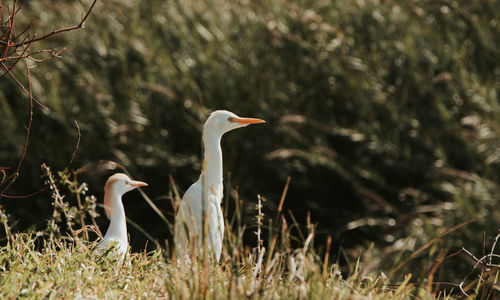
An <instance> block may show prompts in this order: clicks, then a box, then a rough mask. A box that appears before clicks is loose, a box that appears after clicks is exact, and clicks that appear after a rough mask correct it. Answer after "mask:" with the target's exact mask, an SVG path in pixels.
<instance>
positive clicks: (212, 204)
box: [175, 110, 265, 261]
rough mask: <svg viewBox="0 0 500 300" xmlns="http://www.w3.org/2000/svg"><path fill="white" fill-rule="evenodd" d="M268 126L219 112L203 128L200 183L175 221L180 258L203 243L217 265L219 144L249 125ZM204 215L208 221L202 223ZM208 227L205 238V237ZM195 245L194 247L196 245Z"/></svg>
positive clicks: (193, 187)
mask: <svg viewBox="0 0 500 300" xmlns="http://www.w3.org/2000/svg"><path fill="white" fill-rule="evenodd" d="M258 123H265V121H264V120H261V119H255V118H242V117H238V116H237V115H235V114H234V113H232V112H229V111H226V110H217V111H214V112H212V113H211V114H210V116H209V117H208V119H207V120H206V121H205V124H204V125H203V137H202V139H203V146H204V160H203V169H202V172H201V175H200V178H199V179H198V181H196V182H195V183H193V184H192V185H191V186H190V187H189V189H188V190H187V191H186V193H185V194H184V196H183V197H182V200H181V202H180V204H179V209H178V211H177V215H176V217H175V248H176V251H177V255H178V257H179V258H181V257H183V258H186V254H188V251H187V250H188V249H190V246H191V247H194V248H197V249H202V247H203V241H204V240H205V242H206V245H207V246H208V249H209V250H210V251H213V253H214V254H215V258H216V259H217V261H219V259H220V255H221V252H222V241H223V239H224V218H223V215H222V209H221V201H222V196H223V183H222V172H223V170H222V149H221V146H220V141H221V138H222V136H223V135H224V133H226V132H228V131H231V130H233V129H236V128H241V127H245V126H248V125H250V124H258ZM203 215H205V217H206V219H205V222H206V223H204V222H203V218H204V217H203ZM204 224H206V228H205V229H206V236H205V235H204V234H202V232H203V228H204ZM195 240H196V243H195V244H194V245H193V243H192V242H193V241H195Z"/></svg>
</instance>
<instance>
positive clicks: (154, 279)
mask: <svg viewBox="0 0 500 300" xmlns="http://www.w3.org/2000/svg"><path fill="white" fill-rule="evenodd" d="M44 172H45V177H46V181H47V182H48V183H49V186H50V189H51V190H52V194H51V195H52V200H53V204H54V213H53V218H51V219H50V220H48V221H47V224H48V226H47V228H46V229H45V230H42V231H30V232H29V233H12V232H11V227H10V226H9V223H8V217H7V216H6V215H5V214H4V213H3V212H2V211H1V210H0V212H1V217H2V218H1V220H2V223H3V227H4V229H5V236H6V242H5V243H4V244H5V246H3V247H1V248H0V270H1V272H0V282H2V285H1V286H0V298H2V299H13V298H19V297H25V298H31V299H36V298H50V299H62V298H75V297H76V298H83V299H89V298H98V299H104V298H108V299H129V298H143V299H144V298H169V299H206V298H208V299H286V298H289V299H363V298H369V299H412V298H414V297H415V296H418V297H419V298H423V299H436V298H438V299H444V298H446V297H445V296H444V294H443V293H442V292H438V293H437V296H433V294H432V285H430V284H427V285H426V284H413V283H411V281H410V280H411V279H412V275H411V274H406V275H405V276H404V280H403V281H402V282H398V283H394V282H391V280H390V279H389V278H388V277H387V276H386V275H384V273H382V272H380V271H376V272H374V271H373V270H370V269H368V268H365V267H364V266H363V263H362V259H361V257H358V258H355V259H354V261H355V262H354V264H353V265H352V266H351V268H350V269H348V271H346V270H345V269H344V270H342V269H341V267H340V266H339V265H338V264H336V263H331V262H332V258H331V257H330V251H329V248H330V243H331V240H328V242H327V249H328V250H327V251H324V250H323V251H320V252H322V253H320V252H318V251H317V250H316V249H315V247H314V238H315V231H314V228H315V227H314V226H312V225H311V224H310V222H309V226H308V227H307V229H306V230H304V231H302V230H300V231H299V232H300V234H299V235H298V236H296V237H295V236H293V235H292V232H293V230H297V229H298V228H300V226H299V225H298V224H296V223H294V224H288V223H287V221H286V220H285V218H284V217H283V214H282V212H281V211H280V210H278V211H277V215H276V218H275V220H278V221H275V222H273V221H272V220H271V219H269V218H267V216H264V215H263V214H262V212H261V210H260V209H259V207H257V209H256V215H257V217H256V224H247V225H250V226H247V225H245V224H242V223H240V222H239V221H238V220H237V219H238V213H241V212H240V211H239V210H240V209H241V208H237V209H236V212H237V213H236V214H235V215H234V217H231V218H226V224H227V228H228V229H229V230H227V231H226V235H227V237H226V240H225V247H224V249H223V255H222V258H221V262H220V263H216V262H215V261H214V260H212V259H210V257H208V256H207V254H206V253H205V254H203V253H200V254H199V255H198V256H195V257H193V258H192V262H191V263H186V262H184V261H179V262H178V261H177V259H176V258H175V255H171V253H172V252H173V251H172V249H170V247H169V246H168V245H167V246H166V247H164V248H157V249H156V250H154V251H150V252H146V251H144V252H140V253H131V254H130V255H128V256H126V257H125V259H124V260H123V261H121V260H117V259H116V256H115V255H113V249H110V250H109V251H107V252H105V253H99V252H98V251H95V248H96V245H97V241H98V239H95V238H94V237H93V235H96V234H97V235H99V234H100V233H98V229H97V228H96V227H95V226H94V225H87V224H91V222H90V220H92V223H93V224H95V222H93V221H94V220H93V218H94V217H95V215H96V213H95V211H94V209H93V208H92V207H94V208H95V205H94V206H90V208H89V209H88V210H78V209H77V208H76V205H81V206H82V207H83V206H85V205H88V203H87V202H88V201H90V203H91V204H92V203H94V202H95V199H94V198H93V197H90V196H88V197H85V198H86V200H85V201H84V202H83V203H78V204H74V205H73V204H72V202H71V201H69V199H71V198H72V197H77V198H78V197H84V195H85V192H86V188H82V187H86V186H85V184H80V183H78V182H77V181H76V180H70V178H71V177H70V176H69V172H58V173H56V174H54V173H53V172H52V171H51V170H50V169H49V168H48V167H45V168H44ZM77 173H78V172H77ZM63 190H68V191H69V192H67V193H66V195H65V194H64V193H63V192H62V191H63ZM174 194H176V191H175V190H174ZM285 195H286V192H284V194H283V198H282V200H284V199H285V198H284V197H285ZM89 199H92V200H89ZM236 200H237V199H236ZM178 201H179V197H178V195H175V196H174V203H178ZM237 201H238V200H237ZM260 201H261V198H260V197H259V202H258V203H259V205H260V203H261V202H260ZM75 212H78V213H75ZM266 221H269V222H268V224H269V225H267V226H264V224H266ZM164 226H167V224H164ZM79 227H81V228H79ZM248 227H251V228H253V227H255V228H256V229H255V230H256V234H258V239H257V245H255V247H251V246H250V245H246V244H244V243H243V241H242V234H243V232H244V231H245V228H248ZM263 230H268V231H269V236H271V237H272V238H270V241H269V242H267V243H263V241H262V239H261V235H260V234H261V233H262V231H263ZM64 232H66V233H64ZM89 236H90V238H89ZM297 241H300V242H297ZM263 244H265V245H266V246H261V245H263ZM292 244H300V245H301V246H299V247H292V246H290V245H292ZM346 274H348V275H346Z"/></svg>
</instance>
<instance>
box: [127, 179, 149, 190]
mask: <svg viewBox="0 0 500 300" xmlns="http://www.w3.org/2000/svg"><path fill="white" fill-rule="evenodd" d="M129 184H130V186H133V187H135V188H138V187H141V186H148V184H147V183H145V182H142V181H136V180H131V181H130V182H129Z"/></svg>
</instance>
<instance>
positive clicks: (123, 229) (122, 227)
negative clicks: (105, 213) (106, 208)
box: [104, 188, 127, 241]
mask: <svg viewBox="0 0 500 300" xmlns="http://www.w3.org/2000/svg"><path fill="white" fill-rule="evenodd" d="M104 197H110V198H109V200H110V201H109V205H110V206H111V207H110V211H111V213H110V216H109V219H110V220H111V223H110V224H109V227H108V231H107V232H106V236H112V237H118V238H120V239H121V240H125V241H127V220H126V217H125V209H124V208H123V203H122V195H121V194H120V193H117V192H116V191H115V190H114V189H113V188H111V189H110V190H109V194H107V195H105V196H104Z"/></svg>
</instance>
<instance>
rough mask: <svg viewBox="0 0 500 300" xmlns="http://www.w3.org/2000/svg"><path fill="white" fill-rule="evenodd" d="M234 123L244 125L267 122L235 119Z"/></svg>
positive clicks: (253, 119)
mask: <svg viewBox="0 0 500 300" xmlns="http://www.w3.org/2000/svg"><path fill="white" fill-rule="evenodd" d="M232 121H233V122H236V123H240V124H242V125H247V124H260V123H266V121H264V120H261V119H255V118H233V120H232Z"/></svg>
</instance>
